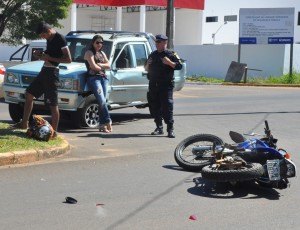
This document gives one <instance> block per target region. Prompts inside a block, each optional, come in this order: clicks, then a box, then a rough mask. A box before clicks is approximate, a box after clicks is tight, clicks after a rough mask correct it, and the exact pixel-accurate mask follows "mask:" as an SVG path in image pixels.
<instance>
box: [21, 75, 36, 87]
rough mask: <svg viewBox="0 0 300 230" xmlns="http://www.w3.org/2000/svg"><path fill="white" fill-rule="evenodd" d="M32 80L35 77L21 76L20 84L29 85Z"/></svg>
mask: <svg viewBox="0 0 300 230" xmlns="http://www.w3.org/2000/svg"><path fill="white" fill-rule="evenodd" d="M34 79H35V76H28V75H22V83H23V84H25V85H29V84H30V83H31V82H33V80H34Z"/></svg>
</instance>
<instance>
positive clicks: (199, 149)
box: [174, 121, 296, 189]
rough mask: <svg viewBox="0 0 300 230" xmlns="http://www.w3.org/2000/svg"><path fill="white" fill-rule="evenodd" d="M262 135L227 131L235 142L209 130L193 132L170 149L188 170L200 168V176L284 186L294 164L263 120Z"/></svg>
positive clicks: (291, 174) (214, 179) (294, 167)
mask: <svg viewBox="0 0 300 230" xmlns="http://www.w3.org/2000/svg"><path fill="white" fill-rule="evenodd" d="M264 131H265V135H264V136H263V137H261V138H258V137H256V136H259V134H253V133H252V134H244V135H249V136H251V138H248V139H246V138H245V137H244V136H243V135H242V134H240V133H237V132H233V131H230V132H229V135H230V137H231V139H232V140H233V141H234V142H235V143H233V144H228V143H224V142H223V140H222V139H221V138H219V137H217V136H215V135H211V134H197V135H193V136H190V137H188V138H186V139H184V140H183V141H181V142H180V143H179V144H178V145H177V147H176V149H175V152H174V157H175V161H176V162H177V164H178V165H179V166H181V167H182V168H184V169H186V170H188V171H201V174H202V178H204V179H207V180H211V181H215V182H231V183H236V182H239V181H245V180H255V181H257V182H258V183H259V184H260V185H263V186H267V187H272V188H278V189H284V188H287V187H288V186H289V181H288V178H291V177H295V176H296V165H295V164H294V163H293V162H292V160H291V155H290V154H289V153H288V152H287V151H286V150H284V149H282V148H278V147H277V145H276V144H277V141H278V140H277V139H276V138H274V137H273V135H272V134H271V130H270V129H269V124H268V121H265V128H264Z"/></svg>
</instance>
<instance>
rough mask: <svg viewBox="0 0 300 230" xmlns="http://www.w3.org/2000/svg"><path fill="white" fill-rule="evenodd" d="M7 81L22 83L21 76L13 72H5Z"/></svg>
mask: <svg viewBox="0 0 300 230" xmlns="http://www.w3.org/2000/svg"><path fill="white" fill-rule="evenodd" d="M5 82H7V83H9V84H20V81H19V78H18V77H17V76H16V75H14V74H13V73H6V74H5Z"/></svg>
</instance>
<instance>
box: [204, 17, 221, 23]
mask: <svg viewBox="0 0 300 230" xmlns="http://www.w3.org/2000/svg"><path fill="white" fill-rule="evenodd" d="M206 22H218V16H214V17H206Z"/></svg>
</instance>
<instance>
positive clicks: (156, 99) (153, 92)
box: [148, 81, 174, 131]
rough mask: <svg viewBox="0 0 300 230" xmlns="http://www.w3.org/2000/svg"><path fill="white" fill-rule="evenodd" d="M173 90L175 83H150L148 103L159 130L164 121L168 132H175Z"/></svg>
mask: <svg viewBox="0 0 300 230" xmlns="http://www.w3.org/2000/svg"><path fill="white" fill-rule="evenodd" d="M173 88H174V82H163V83H158V82H151V81H150V82H149V93H148V103H149V108H150V112H151V115H152V116H153V117H154V122H155V123H156V126H157V127H158V128H162V120H164V122H165V123H166V124H167V130H168V131H170V130H173V124H174V119H173V105H174V101H173Z"/></svg>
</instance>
